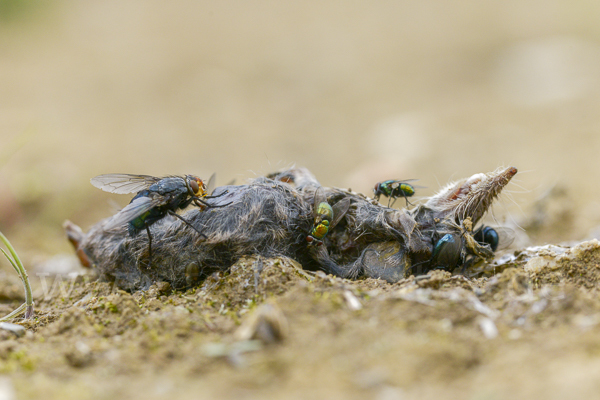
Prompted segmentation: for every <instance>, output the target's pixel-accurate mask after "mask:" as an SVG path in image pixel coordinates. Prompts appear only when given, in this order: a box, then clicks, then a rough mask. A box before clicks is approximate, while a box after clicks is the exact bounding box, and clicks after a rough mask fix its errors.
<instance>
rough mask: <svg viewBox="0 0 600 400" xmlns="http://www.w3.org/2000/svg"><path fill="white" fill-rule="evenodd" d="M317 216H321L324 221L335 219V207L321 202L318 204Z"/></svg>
mask: <svg viewBox="0 0 600 400" xmlns="http://www.w3.org/2000/svg"><path fill="white" fill-rule="evenodd" d="M316 207H317V210H316V213H317V218H318V217H320V218H321V220H323V221H331V220H332V219H333V208H331V206H330V205H329V203H319V204H318V205H316Z"/></svg>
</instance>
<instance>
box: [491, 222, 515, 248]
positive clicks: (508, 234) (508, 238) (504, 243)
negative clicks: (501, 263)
mask: <svg viewBox="0 0 600 400" xmlns="http://www.w3.org/2000/svg"><path fill="white" fill-rule="evenodd" d="M494 230H495V231H496V233H497V234H498V249H497V250H503V249H505V248H507V247H508V246H510V245H511V244H512V242H513V241H514V240H515V231H513V230H512V229H510V228H505V227H501V228H494Z"/></svg>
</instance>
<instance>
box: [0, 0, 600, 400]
mask: <svg viewBox="0 0 600 400" xmlns="http://www.w3.org/2000/svg"><path fill="white" fill-rule="evenodd" d="M598 4H599V3H598V2H597V1H588V0H581V1H571V0H569V1H567V0H556V1H540V0H527V1H523V0H508V1H504V2H502V3H501V4H500V3H498V4H496V3H493V2H481V1H471V0H465V1H459V2H447V1H445V0H424V1H419V2H398V1H386V0H374V1H370V2H347V1H345V2H340V1H325V2H323V1H316V0H314V1H313V0H306V1H302V2H294V1H289V2H273V1H270V0H257V1H253V2H248V3H243V4H242V3H240V2H238V1H227V0H224V1H220V2H211V1H197V0H192V1H189V0H178V1H173V2H168V3H166V2H162V1H156V0H127V1H119V2H82V1H76V0H54V1H44V2H40V1H36V0H0V231H2V232H3V233H4V234H5V235H6V236H7V237H8V238H9V239H10V240H11V241H12V242H13V244H14V245H15V247H16V249H17V251H18V252H19V254H20V255H21V257H22V258H23V260H24V263H25V266H26V267H27V269H28V271H29V275H30V278H31V281H32V284H33V287H34V299H35V303H36V304H35V311H36V316H35V319H33V320H30V321H21V320H15V321H13V322H15V323H18V324H21V325H22V326H24V327H25V328H26V333H25V334H24V335H23V336H21V337H17V336H16V334H15V333H13V332H11V331H8V330H5V329H1V328H0V399H40V398H44V399H61V400H70V399H78V400H79V399H87V398H89V399H103V398H106V399H115V398H132V399H136V398H144V399H153V398H165V397H170V398H180V399H185V398H235V399H238V398H298V399H304V398H316V397H318V398H325V397H329V398H374V399H379V400H387V399H411V398H415V399H417V398H418V399H429V398H431V399H434V398H460V399H473V400H483V399H489V400H495V399H502V398H515V399H520V398H522V399H531V398H543V399H546V400H547V399H562V398H567V397H568V398H595V397H598V393H600V300H599V299H600V296H599V293H598V289H597V287H598V277H599V276H600V274H599V273H600V248H599V247H598V243H597V242H595V241H594V238H600V230H599V228H598V226H600V203H599V202H598V198H600V186H599V185H597V184H596V182H598V181H599V179H600V158H599V157H598V154H599V153H600V135H599V134H598V130H599V127H600V123H599V120H598V112H597V111H598V108H599V106H600V90H599V88H600V29H599V28H598V27H599V25H598V20H599V19H600V7H599V5H598ZM291 164H296V165H299V166H306V167H308V168H309V169H310V170H311V171H313V172H314V173H315V174H316V175H317V178H318V179H319V180H320V182H321V183H322V184H324V185H326V186H338V187H344V188H348V187H350V188H352V189H354V190H356V191H359V192H362V193H365V194H370V193H371V190H372V187H373V184H374V183H375V182H378V181H382V180H385V179H391V178H394V179H396V178H398V179H400V178H402V179H404V178H407V179H409V178H418V179H419V181H418V182H417V183H418V184H419V185H422V186H425V188H420V189H419V191H418V193H417V195H416V196H415V197H416V198H415V200H414V202H415V203H418V202H419V199H418V198H417V197H424V196H429V195H431V194H432V193H434V192H435V191H436V190H438V189H439V187H440V186H442V185H443V184H445V183H446V182H448V181H449V180H451V179H455V178H456V179H457V178H461V177H467V176H470V175H472V174H475V173H479V172H487V171H491V170H494V169H496V168H497V167H498V166H501V165H514V166H515V167H517V168H518V169H519V174H518V175H517V176H516V177H515V179H514V180H513V181H512V183H511V185H510V186H509V187H508V188H507V190H505V191H504V193H503V196H502V197H501V198H500V199H499V201H498V203H497V205H496V207H495V209H494V210H493V213H492V214H491V216H490V218H489V219H490V220H494V219H495V220H496V222H495V223H494V224H495V225H507V226H510V227H512V228H513V229H514V230H515V231H516V234H517V237H516V239H515V242H514V244H513V247H512V248H511V250H509V251H507V253H506V254H499V255H498V258H497V260H496V261H495V263H494V264H492V265H490V266H488V267H485V268H484V269H481V270H479V271H478V274H477V275H476V276H473V277H468V278H467V277H461V276H452V275H450V274H448V273H442V272H435V273H432V274H431V275H428V276H426V277H412V278H409V279H406V280H404V281H401V282H399V283H396V284H393V285H392V284H388V283H385V282H382V281H376V280H361V281H347V280H341V279H337V278H332V277H329V276H325V275H323V274H308V273H303V272H302V271H301V270H300V269H299V266H298V265H296V264H295V263H293V262H292V261H290V260H278V259H270V260H262V262H263V264H264V267H265V268H264V270H263V272H262V273H261V274H260V276H259V277H256V274H255V270H254V265H255V263H256V262H257V260H254V259H244V260H241V261H240V262H238V263H237V264H236V265H234V266H233V267H232V269H231V272H230V273H228V274H223V275H221V276H213V277H211V278H209V279H208V280H207V281H206V282H204V283H202V285H201V286H199V287H198V288H196V289H193V290H190V291H187V292H173V291H171V290H170V288H169V287H168V286H166V285H164V284H157V285H155V286H154V287H152V288H151V289H150V290H148V291H146V292H135V293H125V292H122V291H119V290H118V289H117V288H114V287H111V286H110V285H109V284H108V283H105V282H98V281H96V280H95V278H94V275H93V273H90V271H86V270H84V269H83V268H81V267H80V266H78V265H77V262H76V260H75V258H74V256H73V253H72V249H71V248H70V245H69V243H68V242H67V241H66V240H65V237H64V232H63V230H62V228H61V225H62V223H63V221H64V220H66V219H69V220H72V221H74V222H75V223H77V224H78V225H80V226H82V227H83V228H84V229H85V228H87V227H89V226H91V225H92V224H94V223H95V222H97V221H98V220H100V219H101V218H104V217H107V216H109V215H111V214H114V212H115V210H117V209H119V207H122V206H123V205H124V204H126V203H127V202H128V201H129V200H130V198H129V197H127V196H117V195H113V194H107V193H102V192H100V191H99V190H97V189H96V188H93V187H92V186H91V185H90V184H89V179H90V178H91V177H93V176H95V175H98V174H103V173H116V172H123V173H141V174H150V175H156V176H164V175H168V174H188V173H190V174H196V175H198V176H201V177H208V176H210V174H212V173H213V172H217V173H218V177H219V183H220V184H224V183H225V182H228V181H230V180H231V179H234V178H235V179H236V180H237V182H241V181H243V179H245V178H248V177H253V176H256V175H262V174H265V173H268V172H272V171H274V170H276V169H280V168H283V167H286V166H289V165H291ZM398 203H401V202H398ZM582 242H584V244H580V243H582ZM548 244H551V245H548ZM533 245H542V247H530V246H533ZM544 246H545V247H544ZM22 297H23V290H22V287H21V285H20V282H19V280H18V278H17V277H16V276H15V275H14V272H13V271H12V270H11V268H10V265H8V263H6V262H5V261H4V260H2V261H0V314H2V315H4V314H7V313H8V312H10V311H11V310H12V309H14V308H15V307H17V306H18V305H19V304H21V303H22V301H23V300H22Z"/></svg>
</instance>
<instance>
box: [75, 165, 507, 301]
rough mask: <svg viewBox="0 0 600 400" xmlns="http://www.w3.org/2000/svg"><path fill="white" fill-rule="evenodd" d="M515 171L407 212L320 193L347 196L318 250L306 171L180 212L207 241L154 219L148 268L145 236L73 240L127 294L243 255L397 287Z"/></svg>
mask: <svg viewBox="0 0 600 400" xmlns="http://www.w3.org/2000/svg"><path fill="white" fill-rule="evenodd" d="M515 173H516V169H515V168H513V167H509V168H507V169H502V170H498V171H495V172H492V173H489V174H477V175H473V176H472V177H471V178H468V179H464V180H461V181H458V182H455V183H452V184H449V185H448V186H446V187H445V188H444V189H442V190H441V191H440V192H439V193H438V194H436V195H435V196H433V197H431V198H430V199H429V200H428V201H427V202H425V203H424V204H423V205H420V206H417V207H416V208H414V209H413V210H410V211H409V210H396V209H392V208H388V207H385V206H383V205H381V204H380V203H378V202H377V201H375V200H373V199H370V198H368V197H366V196H364V195H362V194H359V193H353V192H349V191H346V190H342V189H337V188H323V189H324V191H325V193H326V196H327V199H328V202H329V203H330V204H331V205H334V204H335V203H337V202H338V201H340V200H341V199H343V198H348V199H349V200H350V203H351V205H350V208H349V210H348V212H347V213H346V215H345V216H344V217H343V218H342V220H341V221H340V223H339V224H338V225H337V226H336V227H335V229H333V230H332V231H331V232H329V234H328V235H327V236H326V237H325V239H324V241H323V242H324V244H323V245H322V246H309V245H308V242H307V241H306V236H307V235H308V233H309V232H310V230H311V228H312V226H313V221H314V216H313V211H312V210H313V202H314V193H315V190H316V188H317V187H319V186H320V185H319V183H318V181H317V180H316V179H315V177H314V176H313V175H312V174H311V173H310V172H309V171H308V170H306V169H304V168H294V169H289V170H286V171H282V172H279V173H274V174H270V175H268V176H267V177H261V178H258V179H255V180H253V181H252V182H250V183H249V184H247V185H239V186H223V187H219V188H217V189H216V190H215V192H214V193H213V195H220V194H222V193H224V192H226V193H225V194H223V195H222V196H220V197H217V198H212V199H207V200H206V201H207V202H208V203H209V204H212V205H226V204H228V203H230V204H229V205H227V206H225V207H219V208H210V207H208V208H206V209H204V210H200V209H196V208H195V209H192V210H190V211H187V212H186V213H184V214H182V217H183V218H185V219H186V220H187V221H188V222H189V223H190V224H192V225H193V226H194V227H195V228H197V229H198V230H200V231H201V232H202V233H203V234H204V236H203V235H199V234H198V233H197V232H196V231H194V230H193V229H191V228H190V227H188V226H186V224H185V223H184V222H182V221H180V220H179V219H176V218H174V217H171V216H168V217H165V218H164V219H162V220H160V221H158V222H156V223H155V224H153V225H152V226H151V227H150V231H151V234H152V263H151V265H149V262H148V261H149V253H148V235H147V234H146V233H145V232H144V231H142V232H141V233H139V234H137V235H135V236H133V237H132V236H130V235H129V234H128V232H127V229H126V227H125V226H123V227H120V228H118V229H112V230H105V229H104V226H105V225H106V224H107V223H108V221H110V218H109V219H106V220H103V221H101V222H99V223H98V224H96V225H94V226H93V227H92V228H91V229H90V231H89V232H88V233H87V234H84V235H83V236H81V234H77V235H79V236H78V237H77V238H76V239H75V240H73V242H74V243H75V244H76V246H77V247H78V250H79V254H81V253H84V254H85V256H87V258H88V259H89V263H90V264H91V265H92V267H93V268H95V269H96V270H97V271H98V272H99V273H100V274H101V276H103V277H104V278H106V279H108V280H111V281H114V282H115V283H116V284H117V285H118V286H119V287H121V288H123V289H126V290H136V289H142V288H147V287H148V286H149V285H151V284H152V283H153V282H156V281H167V282H169V283H170V284H171V285H172V286H173V287H174V288H186V287H190V286H194V285H197V284H198V283H199V282H201V281H202V279H203V278H204V277H206V276H207V275H209V274H210V273H213V272H215V271H225V270H227V269H228V268H229V267H230V266H231V265H232V264H234V263H235V262H236V261H237V260H238V259H239V258H240V257H241V256H244V255H260V256H264V257H275V256H286V257H290V258H293V259H295V260H297V261H299V262H300V263H301V264H302V265H303V267H304V268H307V269H312V270H314V269H318V268H320V269H323V270H325V271H326V272H328V273H332V274H335V275H338V276H342V277H347V278H357V277H360V276H369V277H373V278H382V279H385V280H387V281H390V282H395V281H397V280H399V279H401V278H403V277H405V276H407V275H410V274H412V273H423V272H426V271H427V270H428V269H431V268H432V267H434V266H431V265H429V263H428V260H429V259H430V258H431V255H432V251H433V248H434V246H435V243H436V242H437V240H439V238H440V237H441V236H443V234H444V233H448V232H459V233H460V234H461V235H469V234H470V231H469V230H468V229H466V228H465V226H464V222H465V221H466V220H468V221H469V223H472V224H473V226H474V225H475V224H477V223H478V222H479V220H480V219H481V217H482V216H483V215H484V214H485V212H486V211H487V210H488V208H489V207H490V205H491V204H492V202H493V200H494V199H495V198H496V197H497V196H498V195H499V193H500V191H501V190H502V188H503V187H504V186H506V184H507V183H508V182H509V181H510V178H512V176H513V175H514V174H515ZM67 231H68V233H69V234H70V235H72V234H73V232H75V230H73V229H69V228H68V229H67ZM469 254H479V253H477V252H475V253H473V252H472V251H471V252H470V253H469Z"/></svg>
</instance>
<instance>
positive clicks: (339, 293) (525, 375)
mask: <svg viewBox="0 0 600 400" xmlns="http://www.w3.org/2000/svg"><path fill="white" fill-rule="evenodd" d="M557 249H558V250H557ZM504 260H505V264H502V265H501V264H497V265H496V266H495V267H497V270H498V271H499V272H498V273H496V274H491V273H490V274H487V275H486V276H483V277H479V278H467V277H465V276H462V275H451V274H450V273H448V272H444V271H432V272H430V273H429V274H428V275H422V276H417V277H414V276H411V277H409V278H406V279H403V280H401V281H400V282H398V283H395V284H389V283H386V282H385V281H382V280H375V279H365V280H359V281H350V280H344V279H340V278H334V277H332V276H328V275H325V274H324V273H321V272H317V273H309V272H306V271H304V270H302V268H301V266H300V265H299V264H298V263H296V262H294V261H292V260H290V259H285V258H268V259H267V258H258V257H248V258H243V259H241V260H240V261H239V262H237V263H236V264H235V265H234V266H233V267H232V268H231V270H230V271H229V272H228V273H219V274H214V275H212V276H211V277H209V278H208V279H206V280H205V281H204V282H203V284H202V285H201V286H200V287H198V288H195V289H192V290H188V291H186V292H179V291H173V290H172V289H171V287H170V286H169V284H167V283H158V284H155V285H153V286H152V287H151V288H150V289H149V290H147V291H138V292H134V293H127V292H124V291H121V290H118V289H117V288H115V287H113V286H111V284H109V283H106V282H99V281H96V280H95V279H94V278H93V277H91V276H78V277H77V278H76V279H73V280H70V281H64V282H63V284H64V286H63V287H62V289H63V291H62V292H61V291H59V290H56V293H54V295H52V296H48V297H47V298H45V299H44V298H43V296H38V299H37V304H36V317H35V319H33V320H28V321H24V320H19V319H15V320H14V321H13V322H14V323H17V324H20V325H22V326H23V327H25V328H26V333H25V334H24V335H21V336H18V335H17V334H16V333H15V332H13V331H9V330H5V329H0V371H1V372H2V374H4V377H3V378H2V379H0V397H1V395H2V392H3V391H4V392H7V393H8V392H10V393H13V394H15V393H16V398H20V399H26V398H32V399H33V398H35V399H38V398H44V399H48V400H50V399H61V400H64V399H71V398H73V399H92V398H93V399H104V398H106V399H109V398H110V399H112V398H115V396H118V397H121V398H125V397H126V398H145V399H154V398H156V399H158V398H161V399H162V398H179V399H186V398H190V399H192V398H194V399H196V398H236V399H237V398H286V399H289V398H298V399H304V398H315V397H319V398H323V397H331V396H333V397H335V398H348V399H364V398H375V399H400V398H402V399H412V398H414V399H417V398H418V399H428V398H431V399H433V398H440V397H443V398H461V399H500V398H515V399H520V398H522V399H525V398H545V399H559V398H565V397H567V396H568V397H571V398H591V397H593V395H594V394H595V393H598V391H599V389H600V379H598V378H599V377H600V357H599V355H600V298H599V297H598V289H597V282H598V279H599V277H600V243H598V242H597V241H595V240H594V241H590V242H584V243H581V244H579V245H577V246H574V247H572V248H558V247H557V248H554V249H553V248H541V247H540V248H531V249H528V250H524V251H522V252H517V253H515V254H514V255H511V256H510V257H508V258H505V259H504ZM18 283H19V282H18V280H17V281H15V280H14V279H12V278H10V277H9V276H7V279H5V280H3V281H2V283H1V284H0V285H1V286H0V298H1V299H2V300H3V301H4V302H5V304H6V308H7V309H9V308H10V307H12V306H17V305H18V304H19V302H20V301H21V300H20V299H19V297H18V296H16V295H15V290H16V289H15V287H16V288H19V286H18ZM61 293H62V294H61ZM51 294H52V293H51ZM40 298H41V299H40ZM10 393H9V394H10Z"/></svg>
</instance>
